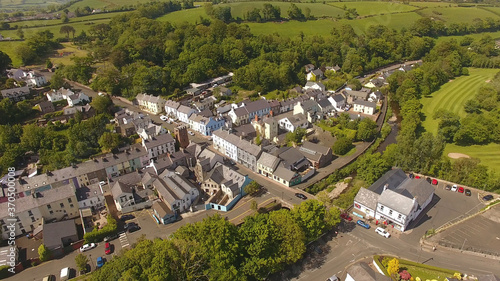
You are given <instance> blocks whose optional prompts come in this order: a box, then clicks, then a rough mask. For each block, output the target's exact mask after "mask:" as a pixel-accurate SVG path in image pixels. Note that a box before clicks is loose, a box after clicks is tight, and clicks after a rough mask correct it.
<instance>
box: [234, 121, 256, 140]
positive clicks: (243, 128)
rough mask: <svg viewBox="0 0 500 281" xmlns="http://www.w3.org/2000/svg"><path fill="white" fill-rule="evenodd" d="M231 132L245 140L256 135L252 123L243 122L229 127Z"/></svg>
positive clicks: (251, 138)
mask: <svg viewBox="0 0 500 281" xmlns="http://www.w3.org/2000/svg"><path fill="white" fill-rule="evenodd" d="M231 133H232V134H233V135H235V136H238V137H241V138H243V139H246V140H253V139H254V138H256V137H257V131H255V128H254V127H253V126H252V124H244V125H240V126H238V127H234V128H231Z"/></svg>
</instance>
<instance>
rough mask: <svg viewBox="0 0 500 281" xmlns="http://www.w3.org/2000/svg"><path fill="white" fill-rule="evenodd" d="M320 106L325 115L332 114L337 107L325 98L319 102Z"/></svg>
mask: <svg viewBox="0 0 500 281" xmlns="http://www.w3.org/2000/svg"><path fill="white" fill-rule="evenodd" d="M318 106H319V109H320V110H321V112H323V113H330V112H332V111H334V110H335V107H334V106H333V104H332V103H331V102H330V100H328V99H327V98H323V99H321V100H319V101H318Z"/></svg>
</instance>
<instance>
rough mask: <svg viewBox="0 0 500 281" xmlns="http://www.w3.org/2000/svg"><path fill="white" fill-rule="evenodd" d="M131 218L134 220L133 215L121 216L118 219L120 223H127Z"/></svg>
mask: <svg viewBox="0 0 500 281" xmlns="http://www.w3.org/2000/svg"><path fill="white" fill-rule="evenodd" d="M133 218H135V217H134V215H123V216H121V217H120V220H121V221H128V220H131V219H133Z"/></svg>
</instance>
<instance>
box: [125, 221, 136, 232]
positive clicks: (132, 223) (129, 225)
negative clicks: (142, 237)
mask: <svg viewBox="0 0 500 281" xmlns="http://www.w3.org/2000/svg"><path fill="white" fill-rule="evenodd" d="M134 225H136V224H135V222H129V223H126V224H125V225H124V226H123V230H127V229H129V228H131V227H132V226H134Z"/></svg>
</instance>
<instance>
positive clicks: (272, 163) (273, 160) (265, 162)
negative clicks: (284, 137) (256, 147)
mask: <svg viewBox="0 0 500 281" xmlns="http://www.w3.org/2000/svg"><path fill="white" fill-rule="evenodd" d="M280 161H281V160H280V159H279V158H278V157H276V156H274V155H272V154H269V153H267V152H262V154H261V155H260V158H259V160H257V164H261V165H262V166H264V167H269V168H271V169H272V170H273V171H274V170H275V169H276V167H277V166H278V164H279V163H280Z"/></svg>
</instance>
